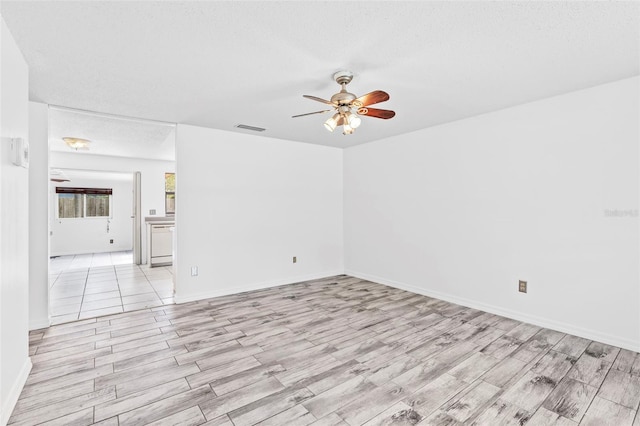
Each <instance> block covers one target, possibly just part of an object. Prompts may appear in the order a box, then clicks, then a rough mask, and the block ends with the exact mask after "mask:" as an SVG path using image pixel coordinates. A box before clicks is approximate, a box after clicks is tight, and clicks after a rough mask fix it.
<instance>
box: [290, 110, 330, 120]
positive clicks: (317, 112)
mask: <svg viewBox="0 0 640 426" xmlns="http://www.w3.org/2000/svg"><path fill="white" fill-rule="evenodd" d="M329 111H333V110H332V109H325V110H323V111H316V112H308V113H306V114H298V115H292V116H291V118H296V117H304V116H305V115H313V114H323V113H325V112H329Z"/></svg>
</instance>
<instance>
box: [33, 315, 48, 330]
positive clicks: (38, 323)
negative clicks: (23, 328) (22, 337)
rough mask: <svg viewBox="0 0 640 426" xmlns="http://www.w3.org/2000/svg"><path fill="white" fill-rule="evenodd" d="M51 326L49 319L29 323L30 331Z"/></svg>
mask: <svg viewBox="0 0 640 426" xmlns="http://www.w3.org/2000/svg"><path fill="white" fill-rule="evenodd" d="M49 326H51V320H50V319H49V318H48V317H47V318H38V319H34V320H30V321H29V331H33V330H40V329H41V328H48V327H49Z"/></svg>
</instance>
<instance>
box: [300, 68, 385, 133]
mask: <svg viewBox="0 0 640 426" xmlns="http://www.w3.org/2000/svg"><path fill="white" fill-rule="evenodd" d="M333 79H334V80H335V81H336V83H338V84H339V85H340V86H341V89H340V91H339V92H338V93H336V94H335V95H333V96H331V100H329V101H327V100H325V99H322V98H318V97H316V96H311V95H302V96H303V97H305V98H307V99H311V100H314V101H317V102H322V103H324V104H327V105H331V106H332V107H333V109H326V110H323V111H315V112H309V113H306V114H299V115H294V116H293V117H292V118H297V117H303V116H306V115H313V114H324V113H325V112H333V111H335V113H334V114H333V116H332V117H330V118H329V119H327V121H325V122H324V127H325V128H326V129H327V130H328V131H330V132H333V131H334V130H335V129H336V127H338V126H342V134H343V135H350V134H352V133H353V132H354V131H355V129H357V128H358V126H360V124H361V123H362V119H361V118H360V116H361V115H364V116H369V117H375V118H382V119H385V120H386V119H389V118H393V117H394V116H395V115H396V113H395V112H393V111H391V110H386V109H377V108H368V106H369V105H373V104H377V103H380V102H384V101H388V100H389V94H388V93H386V92H383V91H382V90H376V91H373V92H371V93H367V94H366V95H363V96H360V97H356V95H354V94H353V93H349V92H347V84H349V83H350V82H351V80H353V73H352V72H350V71H339V72H337V73H335V74H334V75H333Z"/></svg>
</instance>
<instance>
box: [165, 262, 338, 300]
mask: <svg viewBox="0 0 640 426" xmlns="http://www.w3.org/2000/svg"><path fill="white" fill-rule="evenodd" d="M343 273H344V271H342V270H340V271H326V272H322V273H318V274H309V275H299V276H295V277H289V278H283V279H278V280H271V281H262V282H258V283H252V284H247V285H243V286H240V287H233V288H224V289H211V290H210V291H206V292H200V293H194V294H185V295H182V294H180V293H179V287H180V286H179V284H177V285H176V294H175V296H174V300H175V302H176V303H187V302H194V301H196V300H203V299H211V298H213V297H220V296H228V295H230V294H238V293H245V292H247V291H254V290H263V289H266V288H271V287H277V286H280V285H286V284H293V283H298V282H301V281H309V280H317V279H320V278H326V277H332V276H334V275H341V274H343Z"/></svg>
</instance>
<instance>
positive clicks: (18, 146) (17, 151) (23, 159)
mask: <svg viewBox="0 0 640 426" xmlns="http://www.w3.org/2000/svg"><path fill="white" fill-rule="evenodd" d="M9 143H10V144H11V162H12V163H13V164H15V165H16V166H20V167H24V168H25V169H28V168H29V143H28V142H27V140H26V139H24V138H11V139H9Z"/></svg>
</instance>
